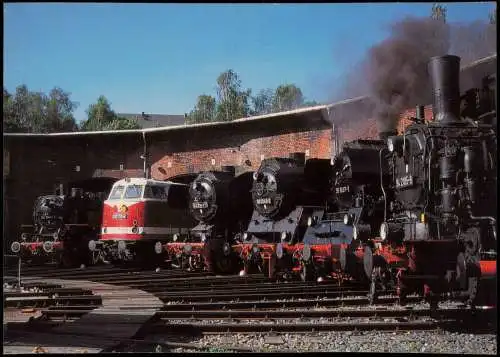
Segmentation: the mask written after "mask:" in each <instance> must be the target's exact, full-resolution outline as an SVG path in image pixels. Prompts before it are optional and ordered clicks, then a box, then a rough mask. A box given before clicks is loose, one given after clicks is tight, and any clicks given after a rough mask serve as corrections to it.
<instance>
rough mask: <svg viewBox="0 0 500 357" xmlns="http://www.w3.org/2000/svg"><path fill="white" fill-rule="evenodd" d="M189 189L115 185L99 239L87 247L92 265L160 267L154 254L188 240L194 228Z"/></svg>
mask: <svg viewBox="0 0 500 357" xmlns="http://www.w3.org/2000/svg"><path fill="white" fill-rule="evenodd" d="M188 189H189V187H188V185H185V184H181V183H174V182H169V181H158V180H152V179H146V178H125V179H122V180H119V181H117V182H115V184H114V185H113V188H112V190H111V193H110V194H109V197H108V198H107V200H106V201H104V209H103V216H102V217H103V218H102V227H101V235H100V239H99V240H91V241H90V242H89V243H88V250H90V252H91V254H92V259H93V263H94V264H95V263H98V262H100V261H103V262H104V263H110V262H114V263H119V262H135V263H139V264H145V265H150V264H156V263H158V261H157V258H158V256H157V255H156V254H155V253H154V252H155V251H157V252H158V251H160V252H161V250H162V249H163V248H162V246H163V244H164V243H165V242H167V241H172V240H173V239H174V237H178V236H187V235H188V234H189V229H190V228H191V227H192V226H193V225H194V220H193V219H192V218H191V216H190V215H189V210H188V207H187V202H188V200H187V197H188Z"/></svg>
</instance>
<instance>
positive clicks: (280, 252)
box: [276, 243, 283, 259]
mask: <svg viewBox="0 0 500 357" xmlns="http://www.w3.org/2000/svg"><path fill="white" fill-rule="evenodd" d="M276 257H277V258H278V259H281V258H283V244H281V243H278V244H277V245H276Z"/></svg>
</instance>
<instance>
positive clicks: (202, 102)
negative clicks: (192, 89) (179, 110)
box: [186, 94, 217, 124]
mask: <svg viewBox="0 0 500 357" xmlns="http://www.w3.org/2000/svg"><path fill="white" fill-rule="evenodd" d="M216 109H217V103H216V101H215V98H214V97H212V96H210V95H206V94H202V95H200V96H198V101H197V102H196V106H195V108H194V109H193V110H192V111H191V112H190V113H189V114H188V116H187V118H186V123H188V124H195V123H206V122H210V121H213V120H214V119H215V114H216Z"/></svg>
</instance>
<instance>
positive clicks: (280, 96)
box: [273, 84, 304, 112]
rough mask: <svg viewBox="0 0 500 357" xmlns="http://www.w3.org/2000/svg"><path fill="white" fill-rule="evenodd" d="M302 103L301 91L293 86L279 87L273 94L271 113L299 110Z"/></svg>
mask: <svg viewBox="0 0 500 357" xmlns="http://www.w3.org/2000/svg"><path fill="white" fill-rule="evenodd" d="M303 103H304V96H303V95H302V91H301V90H300V88H298V87H297V86H296V85H295V84H284V85H280V86H278V88H276V91H275V92H274V98H273V111H275V112H281V111H286V110H291V109H295V108H299V107H300V106H302V105H303Z"/></svg>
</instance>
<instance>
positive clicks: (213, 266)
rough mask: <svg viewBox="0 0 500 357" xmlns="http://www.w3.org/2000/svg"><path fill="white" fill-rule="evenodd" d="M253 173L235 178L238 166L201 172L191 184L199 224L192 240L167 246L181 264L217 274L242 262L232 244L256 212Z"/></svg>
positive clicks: (191, 206) (191, 204)
mask: <svg viewBox="0 0 500 357" xmlns="http://www.w3.org/2000/svg"><path fill="white" fill-rule="evenodd" d="M252 182H253V180H252V173H251V172H247V173H243V174H240V175H238V176H236V177H235V167H234V166H223V167H222V170H221V171H206V172H201V173H199V174H198V176H197V177H196V178H195V180H194V181H193V182H192V183H191V184H190V185H189V209H190V213H191V215H192V216H193V218H194V219H195V220H196V222H197V223H198V224H197V225H196V226H195V227H194V228H192V229H191V230H190V236H189V239H185V240H184V241H183V242H179V241H177V238H176V237H175V236H174V242H173V243H167V244H166V245H165V247H164V248H165V251H166V252H167V254H168V255H169V256H171V257H176V259H175V260H177V264H178V265H183V264H182V263H183V262H187V264H188V266H189V268H190V269H202V268H207V270H208V271H212V272H217V273H228V272H232V271H233V270H234V268H235V266H236V265H237V264H238V262H237V259H236V258H237V257H235V255H234V254H233V252H232V249H231V246H232V244H233V243H234V237H235V236H237V235H241V233H242V232H243V230H244V229H245V228H246V227H247V226H248V222H249V220H250V217H251V215H252V209H253V207H252V199H251V194H250V190H251V187H252Z"/></svg>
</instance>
